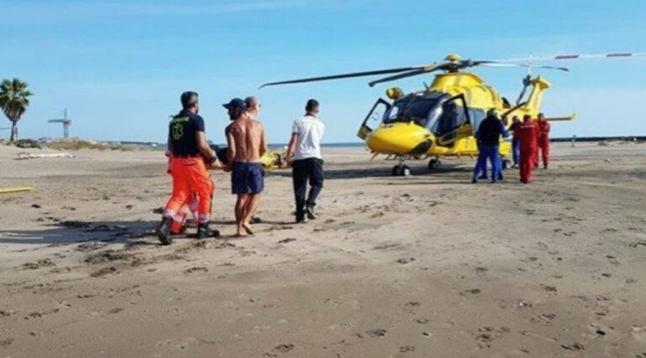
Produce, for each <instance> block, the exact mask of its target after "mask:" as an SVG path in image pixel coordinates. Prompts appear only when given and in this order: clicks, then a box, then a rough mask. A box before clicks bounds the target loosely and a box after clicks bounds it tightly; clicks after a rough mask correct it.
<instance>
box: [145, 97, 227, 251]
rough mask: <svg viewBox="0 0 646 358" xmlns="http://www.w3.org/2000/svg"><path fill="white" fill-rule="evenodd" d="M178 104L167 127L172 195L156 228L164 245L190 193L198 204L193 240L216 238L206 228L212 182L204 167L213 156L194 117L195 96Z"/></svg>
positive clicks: (207, 225) (195, 111)
mask: <svg viewBox="0 0 646 358" xmlns="http://www.w3.org/2000/svg"><path fill="white" fill-rule="evenodd" d="M181 101H182V108H183V109H182V110H181V111H180V112H179V114H177V115H176V116H174V117H173V119H172V120H171V121H170V124H169V128H168V151H169V153H170V158H171V159H170V174H171V176H172V177H173V195H172V196H171V198H170V200H169V201H168V204H166V209H165V210H164V214H163V220H162V223H161V224H160V225H159V227H158V228H157V237H158V238H159V241H161V243H162V244H164V245H170V244H171V243H172V242H173V240H172V237H171V226H172V225H173V223H174V222H178V221H181V220H182V217H181V215H179V210H180V208H181V207H182V205H184V203H185V202H186V200H187V198H188V197H189V195H191V194H193V193H195V194H196V195H197V197H198V201H199V206H198V208H197V213H198V215H197V218H196V221H197V223H198V228H197V237H198V238H200V239H201V238H206V237H214V236H218V235H219V232H217V230H213V231H212V230H211V229H210V228H209V220H210V213H211V195H212V193H213V182H212V181H211V178H210V176H209V173H208V171H207V166H209V165H211V164H213V163H214V162H215V161H216V160H217V157H216V155H215V153H214V152H213V150H212V149H211V148H210V147H209V144H208V143H207V141H206V134H205V133H204V130H205V128H204V119H202V117H200V116H199V115H198V114H197V113H198V112H199V103H198V95H197V93H195V92H184V93H182V96H181Z"/></svg>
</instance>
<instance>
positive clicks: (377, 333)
mask: <svg viewBox="0 0 646 358" xmlns="http://www.w3.org/2000/svg"><path fill="white" fill-rule="evenodd" d="M387 332H388V331H386V330H385V329H371V330H369V331H367V332H366V334H367V335H368V337H372V338H377V337H385V336H386V333H387Z"/></svg>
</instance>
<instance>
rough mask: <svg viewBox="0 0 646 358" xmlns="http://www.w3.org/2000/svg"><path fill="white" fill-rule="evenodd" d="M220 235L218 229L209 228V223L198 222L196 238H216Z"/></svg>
mask: <svg viewBox="0 0 646 358" xmlns="http://www.w3.org/2000/svg"><path fill="white" fill-rule="evenodd" d="M219 236H220V232H219V231H218V230H211V228H210V227H209V224H199V225H198V226H197V238H198V240H201V239H207V238H216V237H219Z"/></svg>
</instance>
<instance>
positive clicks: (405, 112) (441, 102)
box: [384, 93, 469, 135]
mask: <svg viewBox="0 0 646 358" xmlns="http://www.w3.org/2000/svg"><path fill="white" fill-rule="evenodd" d="M465 108H466V103H464V100H463V99H462V98H449V97H448V96H447V95H446V94H443V93H431V94H430V95H426V96H419V95H415V94H410V95H408V96H406V97H403V98H401V99H399V100H397V101H395V103H393V106H392V107H391V108H390V110H388V111H387V112H386V113H385V115H384V123H386V124H389V123H396V122H411V121H414V122H415V123H417V124H419V125H420V126H423V127H426V128H428V129H429V130H430V131H431V132H432V133H434V134H436V135H443V134H445V133H449V132H451V131H453V130H455V129H456V128H457V127H459V126H461V125H463V124H465V123H467V122H468V120H469V119H468V117H467V114H466V112H465Z"/></svg>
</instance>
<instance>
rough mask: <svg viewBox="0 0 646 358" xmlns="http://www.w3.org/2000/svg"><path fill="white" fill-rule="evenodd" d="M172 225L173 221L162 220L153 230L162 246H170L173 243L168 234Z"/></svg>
mask: <svg viewBox="0 0 646 358" xmlns="http://www.w3.org/2000/svg"><path fill="white" fill-rule="evenodd" d="M172 224H173V219H171V218H164V219H163V220H162V222H161V224H159V226H158V227H157V230H155V233H156V234H157V238H158V239H159V241H160V242H161V243H162V245H170V244H172V243H173V237H172V236H171V234H170V227H171V225H172Z"/></svg>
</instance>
